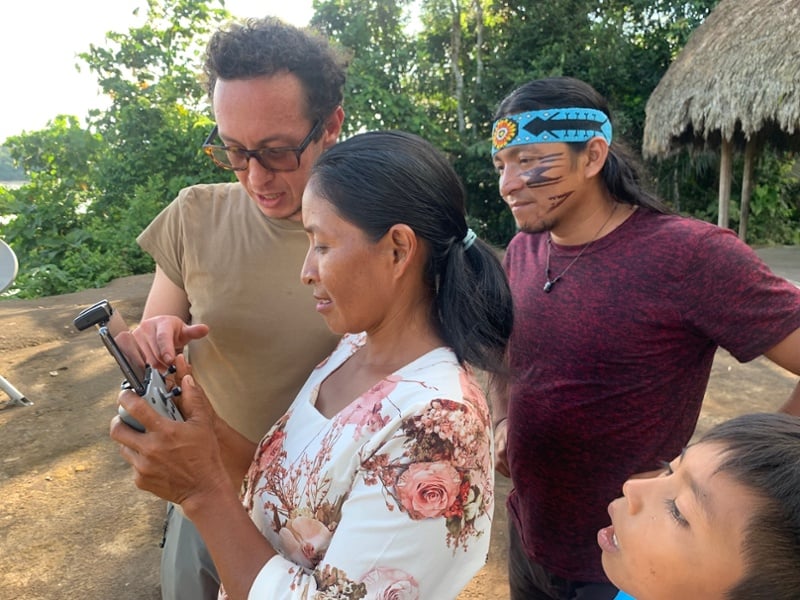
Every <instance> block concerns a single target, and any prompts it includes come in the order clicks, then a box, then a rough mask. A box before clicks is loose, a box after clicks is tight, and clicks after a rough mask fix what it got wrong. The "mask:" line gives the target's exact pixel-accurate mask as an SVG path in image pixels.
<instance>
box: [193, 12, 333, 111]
mask: <svg viewBox="0 0 800 600" xmlns="http://www.w3.org/2000/svg"><path fill="white" fill-rule="evenodd" d="M346 68H347V60H346V58H345V56H344V54H343V53H341V52H339V51H338V50H337V49H335V48H334V47H333V46H331V44H330V43H329V42H328V40H327V38H325V37H324V36H323V35H322V34H320V33H319V32H316V31H314V30H312V29H309V28H298V27H295V26H293V25H289V24H287V23H284V22H283V21H281V20H280V19H277V18H275V17H265V18H263V19H247V20H245V21H242V22H234V23H231V24H230V25H228V26H227V27H226V28H221V29H219V30H218V31H216V32H215V33H214V34H213V35H212V36H211V40H210V41H209V42H208V46H207V47H206V60H205V65H204V69H203V70H204V73H205V77H206V90H207V92H208V96H209V98H210V99H212V101H213V96H214V87H215V86H216V83H217V80H218V79H228V80H230V79H252V78H255V77H260V76H263V75H274V74H277V73H282V72H289V73H292V74H294V75H296V76H297V78H298V79H299V80H300V82H301V83H302V85H303V88H304V89H305V92H306V100H307V107H306V110H307V111H308V115H307V116H308V118H309V120H310V121H314V120H316V119H325V118H327V117H328V116H329V115H330V114H331V113H332V112H333V111H334V110H335V109H336V107H337V106H339V105H340V104H342V100H343V96H344V83H345V70H346Z"/></svg>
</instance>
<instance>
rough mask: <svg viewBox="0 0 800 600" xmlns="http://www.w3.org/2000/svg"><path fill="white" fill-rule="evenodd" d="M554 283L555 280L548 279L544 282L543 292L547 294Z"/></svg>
mask: <svg viewBox="0 0 800 600" xmlns="http://www.w3.org/2000/svg"><path fill="white" fill-rule="evenodd" d="M554 283H555V281H550V280H549V279H548V280H547V281H546V282H545V284H544V287H543V288H542V289H543V290H544V293H545V294H549V293H550V290H552V289H553V284H554Z"/></svg>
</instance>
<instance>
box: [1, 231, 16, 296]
mask: <svg viewBox="0 0 800 600" xmlns="http://www.w3.org/2000/svg"><path fill="white" fill-rule="evenodd" d="M18 268H19V264H18V263H17V255H16V254H14V251H13V250H12V249H11V246H9V245H8V244H6V243H5V242H4V241H3V240H0V294H2V293H3V292H5V291H6V290H7V289H8V287H9V286H10V285H11V284H12V283H14V279H16V277H17V269H18Z"/></svg>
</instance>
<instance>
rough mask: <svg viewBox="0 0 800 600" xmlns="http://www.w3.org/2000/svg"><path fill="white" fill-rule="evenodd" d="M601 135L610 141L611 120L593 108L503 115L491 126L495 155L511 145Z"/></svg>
mask: <svg viewBox="0 0 800 600" xmlns="http://www.w3.org/2000/svg"><path fill="white" fill-rule="evenodd" d="M595 137H601V138H603V139H605V140H606V142H608V144H609V145H610V144H611V121H609V120H608V115H606V114H605V113H604V112H603V111H600V110H595V109H593V108H550V109H547V110H532V111H528V112H523V113H517V114H515V115H508V116H507V117H502V118H500V119H497V121H495V122H494V127H493V128H492V156H494V155H495V153H497V152H498V151H500V150H502V149H503V148H507V147H508V146H518V145H520V144H546V143H550V142H569V143H573V142H587V141H589V140H590V139H592V138H595Z"/></svg>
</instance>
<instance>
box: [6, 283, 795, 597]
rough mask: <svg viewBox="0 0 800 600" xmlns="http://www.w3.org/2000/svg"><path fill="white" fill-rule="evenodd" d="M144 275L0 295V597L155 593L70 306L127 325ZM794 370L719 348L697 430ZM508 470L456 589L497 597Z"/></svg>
mask: <svg viewBox="0 0 800 600" xmlns="http://www.w3.org/2000/svg"><path fill="white" fill-rule="evenodd" d="M150 281H151V276H149V275H142V276H136V277H129V278H124V279H118V280H116V281H114V282H112V283H111V284H110V285H109V286H108V287H107V288H103V289H93V290H86V291H82V292H78V293H75V294H67V295H63V296H55V297H50V298H42V299H38V300H4V301H2V302H0V375H2V376H3V377H5V378H6V379H7V380H8V381H10V382H11V383H12V384H13V385H14V386H15V387H17V388H18V389H19V391H20V392H22V393H23V394H24V395H25V396H26V397H27V398H28V399H29V400H31V401H32V402H33V406H27V407H23V406H17V405H13V404H11V403H9V402H8V401H7V400H8V398H7V397H6V396H5V394H3V392H0V560H2V562H3V564H4V565H5V566H4V567H3V569H2V570H1V571H0V599H3V600H23V599H24V600H60V599H70V600H71V599H76V598H81V599H89V600H106V599H115V600H157V599H158V598H160V594H159V585H158V564H159V557H160V549H159V547H158V543H159V541H160V537H161V527H162V518H163V512H164V504H163V502H161V501H160V500H158V499H155V498H153V497H151V496H149V495H148V494H145V493H143V492H140V491H139V490H137V489H136V488H135V487H134V485H133V481H132V477H131V473H130V470H129V467H128V465H127V464H126V463H125V462H124V461H123V460H122V459H121V458H120V456H119V455H118V453H117V449H116V446H115V445H114V444H113V443H112V442H111V441H110V439H109V438H108V424H109V421H110V419H111V417H112V416H113V415H114V414H115V399H116V390H117V389H118V385H119V381H120V374H119V371H118V370H117V367H116V364H115V363H114V362H113V360H112V359H111V357H110V356H109V355H108V354H107V353H106V351H105V349H104V348H103V347H102V345H101V343H100V340H99V339H98V337H97V335H96V333H95V332H94V331H91V330H90V331H84V332H78V331H76V330H75V328H74V327H73V325H72V319H73V318H74V317H75V316H76V315H77V313H78V312H79V311H80V310H82V309H83V308H85V307H86V306H89V305H90V304H93V303H94V302H96V301H97V300H99V299H102V298H108V299H109V300H110V301H111V302H112V304H113V306H114V307H115V308H116V309H117V310H118V311H119V312H120V313H121V314H122V315H123V316H124V317H125V318H126V320H127V321H128V323H129V324H130V325H133V324H134V323H135V321H136V319H137V318H138V316H139V315H140V314H141V310H142V308H143V305H144V299H145V295H146V293H147V290H148V289H149V287H150ZM795 381H796V379H795V378H794V377H793V376H791V375H790V374H789V373H788V372H787V371H784V370H782V369H780V368H779V367H776V366H774V365H772V364H771V363H769V361H767V360H766V359H757V360H755V361H753V362H752V363H749V364H747V365H740V364H739V363H737V362H736V361H735V360H733V359H732V358H731V357H730V356H729V355H728V354H727V353H725V352H723V351H720V352H719V353H718V355H717V359H716V361H715V364H714V368H713V373H712V377H711V383H710V386H709V390H708V393H707V397H706V402H705V407H704V410H703V415H702V418H701V421H700V424H699V426H698V430H704V429H706V428H707V427H708V426H709V425H711V424H713V423H715V422H717V421H720V420H723V419H725V418H727V417H729V416H732V415H734V414H737V413H740V412H746V411H757V410H773V409H775V408H776V407H777V406H778V405H779V404H780V403H781V402H782V401H783V400H784V399H785V398H786V397H787V396H788V394H789V393H790V391H791V390H792V388H793V386H794V382H795ZM508 488H509V485H508V480H506V479H503V478H502V477H500V478H499V479H498V490H497V492H498V493H497V496H498V502H497V509H496V512H495V524H494V530H493V534H492V536H493V537H492V549H491V553H490V557H489V563H488V564H487V566H486V567H485V568H484V569H483V571H482V572H481V573H480V574H479V575H478V576H477V577H476V578H475V579H474V580H473V582H472V583H471V584H470V585H469V586H468V587H467V588H466V589H465V590H464V591H463V592H462V594H461V595H460V596H459V600H482V599H485V598H486V599H488V598H492V599H499V600H505V599H507V598H508V586H507V584H506V583H505V562H506V549H505V548H506V518H505V507H504V500H505V497H506V494H507V493H508Z"/></svg>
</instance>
